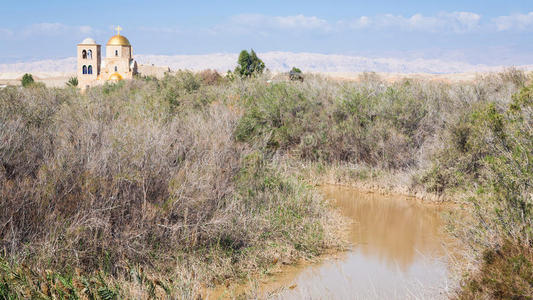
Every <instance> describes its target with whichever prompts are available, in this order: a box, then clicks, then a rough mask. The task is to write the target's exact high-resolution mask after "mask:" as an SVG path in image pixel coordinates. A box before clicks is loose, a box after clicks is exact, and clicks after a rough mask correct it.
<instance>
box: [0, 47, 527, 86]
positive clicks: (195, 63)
mask: <svg viewBox="0 0 533 300" xmlns="http://www.w3.org/2000/svg"><path fill="white" fill-rule="evenodd" d="M259 56H260V57H261V59H263V61H264V62H265V64H266V66H267V68H268V69H269V70H270V71H272V72H274V73H277V72H286V71H288V70H290V68H292V67H293V66H296V67H298V68H300V69H302V70H303V71H304V72H310V73H324V74H328V75H331V76H334V77H338V78H346V79H350V78H354V77H355V76H357V74H360V73H361V72H377V73H386V74H389V75H388V76H389V77H390V76H392V77H394V76H395V75H394V74H428V76H433V77H443V76H444V77H447V78H448V77H450V74H463V75H459V76H455V77H457V78H470V77H472V76H471V75H470V76H465V75H464V74H465V73H468V74H475V73H479V72H490V71H499V70H502V69H503V68H504V66H487V65H479V64H478V65H475V64H469V63H465V62H458V61H446V60H439V59H414V60H408V59H398V58H368V57H362V56H348V55H336V54H318V53H292V52H265V53H260V54H259ZM237 57H238V54H237V53H215V54H203V55H135V59H136V60H137V61H138V63H139V65H140V66H141V67H140V69H141V70H142V66H145V68H146V66H150V67H151V66H159V67H164V68H165V69H167V68H170V70H172V71H176V70H180V69H181V70H192V71H199V70H204V69H215V70H217V71H219V72H221V73H225V72H226V71H227V70H232V69H233V68H234V67H235V64H236V61H237ZM519 68H521V69H524V70H530V69H533V66H519ZM148 69H149V67H148ZM75 70H76V58H75V57H68V58H64V59H48V60H36V61H30V62H17V63H7V64H0V84H15V82H16V81H17V80H19V79H20V78H21V77H22V75H23V74H24V73H32V74H33V75H34V77H35V78H36V79H37V80H40V81H44V82H46V83H47V84H49V85H54V86H57V85H61V84H62V83H64V81H65V78H68V77H70V76H73V75H74V74H75Z"/></svg>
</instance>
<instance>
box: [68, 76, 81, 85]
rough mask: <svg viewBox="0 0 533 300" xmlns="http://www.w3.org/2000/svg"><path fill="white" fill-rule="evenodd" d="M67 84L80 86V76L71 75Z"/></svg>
mask: <svg viewBox="0 0 533 300" xmlns="http://www.w3.org/2000/svg"><path fill="white" fill-rule="evenodd" d="M67 86H72V87H76V86H78V77H70V79H69V80H68V81H67Z"/></svg>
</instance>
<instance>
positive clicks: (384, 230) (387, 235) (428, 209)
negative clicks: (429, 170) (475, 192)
mask: <svg viewBox="0 0 533 300" xmlns="http://www.w3.org/2000/svg"><path fill="white" fill-rule="evenodd" d="M322 191H323V192H324V194H325V196H326V197H327V198H328V199H331V200H332V201H333V203H334V204H335V205H336V206H337V207H338V208H339V209H340V212H341V213H342V214H343V215H345V216H347V217H349V218H350V219H352V220H353V223H352V224H351V227H350V231H349V239H350V241H351V242H352V244H353V247H352V249H351V250H350V251H349V252H348V253H347V254H346V255H344V256H343V257H342V258H340V259H335V260H330V261H326V262H324V263H323V264H320V265H318V266H309V267H306V268H304V269H303V270H301V271H300V272H299V273H298V275H296V276H295V277H292V278H291V280H290V281H291V282H290V283H289V282H287V283H286V285H287V286H289V285H292V286H293V287H294V286H295V288H294V289H292V290H288V291H286V292H284V293H282V294H281V295H278V297H279V298H283V299H287V298H288V299H301V298H307V299H309V298H312V299H369V298H378V299H406V298H424V299H427V298H431V299H434V298H444V297H445V294H444V293H443V292H444V291H445V290H446V286H447V277H448V271H447V262H446V252H447V250H446V243H445V241H446V236H445V235H444V234H443V233H442V226H443V224H442V221H441V219H440V212H439V209H438V208H437V207H434V206H428V205H426V204H421V203H419V202H418V201H416V200H414V199H408V198H404V197H398V196H382V195H378V194H367V193H361V192H358V191H357V190H354V189H349V188H342V187H336V186H326V187H323V188H322Z"/></svg>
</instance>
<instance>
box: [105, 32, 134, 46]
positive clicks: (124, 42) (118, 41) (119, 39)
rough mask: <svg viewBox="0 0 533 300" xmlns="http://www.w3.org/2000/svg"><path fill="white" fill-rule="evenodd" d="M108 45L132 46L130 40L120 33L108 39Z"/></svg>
mask: <svg viewBox="0 0 533 300" xmlns="http://www.w3.org/2000/svg"><path fill="white" fill-rule="evenodd" d="M107 45H108V46H131V45H130V41H128V39H127V38H126V37H125V36H123V35H120V34H117V35H114V36H112V37H111V38H110V39H109V41H107Z"/></svg>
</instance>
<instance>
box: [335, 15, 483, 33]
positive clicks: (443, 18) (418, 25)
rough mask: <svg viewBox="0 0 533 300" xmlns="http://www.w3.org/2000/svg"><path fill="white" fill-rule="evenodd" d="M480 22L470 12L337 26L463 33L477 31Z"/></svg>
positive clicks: (382, 18)
mask: <svg viewBox="0 0 533 300" xmlns="http://www.w3.org/2000/svg"><path fill="white" fill-rule="evenodd" d="M480 20H481V16H480V15H478V14H475V13H472V12H452V13H440V14H438V15H436V16H424V15H422V14H414V15H412V16H410V17H404V16H402V15H393V14H385V15H378V16H374V17H369V16H362V17H358V18H356V19H353V20H349V21H339V22H338V25H339V26H340V27H343V26H344V27H347V28H350V29H355V30H361V29H376V30H403V31H428V32H454V33H465V32H470V31H474V30H476V29H479V28H480Z"/></svg>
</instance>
